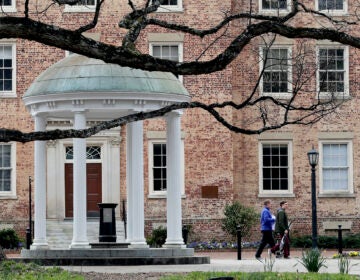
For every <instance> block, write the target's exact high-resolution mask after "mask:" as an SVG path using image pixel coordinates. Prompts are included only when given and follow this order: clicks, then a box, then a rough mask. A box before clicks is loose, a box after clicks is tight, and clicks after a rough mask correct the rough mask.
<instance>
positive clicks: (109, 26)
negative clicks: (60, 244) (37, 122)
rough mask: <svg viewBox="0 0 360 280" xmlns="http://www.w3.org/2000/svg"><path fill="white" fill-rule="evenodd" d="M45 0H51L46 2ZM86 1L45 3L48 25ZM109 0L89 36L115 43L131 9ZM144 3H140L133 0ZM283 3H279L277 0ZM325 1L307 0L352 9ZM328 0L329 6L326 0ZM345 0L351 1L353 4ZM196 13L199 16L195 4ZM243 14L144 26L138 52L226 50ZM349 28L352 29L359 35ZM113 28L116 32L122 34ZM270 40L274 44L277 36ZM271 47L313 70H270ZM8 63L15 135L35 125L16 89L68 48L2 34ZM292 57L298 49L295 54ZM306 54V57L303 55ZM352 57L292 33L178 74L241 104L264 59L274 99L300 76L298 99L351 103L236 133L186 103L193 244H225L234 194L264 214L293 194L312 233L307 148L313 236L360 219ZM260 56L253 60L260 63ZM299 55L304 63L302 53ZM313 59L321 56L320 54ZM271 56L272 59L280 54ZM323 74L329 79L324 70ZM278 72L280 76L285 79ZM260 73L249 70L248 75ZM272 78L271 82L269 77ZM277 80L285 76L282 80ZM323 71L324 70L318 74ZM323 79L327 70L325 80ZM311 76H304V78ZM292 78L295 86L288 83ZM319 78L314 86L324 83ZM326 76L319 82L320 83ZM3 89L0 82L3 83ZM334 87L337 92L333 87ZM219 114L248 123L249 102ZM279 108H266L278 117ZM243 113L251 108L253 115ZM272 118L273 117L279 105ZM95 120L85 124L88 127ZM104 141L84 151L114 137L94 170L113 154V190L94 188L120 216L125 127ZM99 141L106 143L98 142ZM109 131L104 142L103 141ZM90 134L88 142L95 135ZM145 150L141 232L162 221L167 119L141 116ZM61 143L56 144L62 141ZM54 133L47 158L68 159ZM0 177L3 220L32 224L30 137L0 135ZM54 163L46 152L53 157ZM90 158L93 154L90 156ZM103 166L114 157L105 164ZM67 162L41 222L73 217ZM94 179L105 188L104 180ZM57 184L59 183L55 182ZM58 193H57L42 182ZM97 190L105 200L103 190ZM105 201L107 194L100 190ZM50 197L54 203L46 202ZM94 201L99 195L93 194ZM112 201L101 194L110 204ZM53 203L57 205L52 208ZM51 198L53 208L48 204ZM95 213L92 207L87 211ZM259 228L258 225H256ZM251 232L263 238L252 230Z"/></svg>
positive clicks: (56, 172) (188, 217)
mask: <svg viewBox="0 0 360 280" xmlns="http://www.w3.org/2000/svg"><path fill="white" fill-rule="evenodd" d="M44 2H46V1H44ZM86 2H87V5H86V6H72V7H70V6H66V7H58V6H52V7H50V8H49V9H48V10H47V11H46V15H47V17H44V19H43V20H44V21H48V22H55V23H56V24H60V25H61V26H64V27H67V28H76V27H79V26H81V25H84V24H85V23H87V22H88V21H89V20H90V19H91V17H92V14H93V12H94V1H86ZM115 2H116V1H106V2H105V3H104V5H103V9H102V12H101V16H100V18H99V22H98V25H97V26H96V27H95V28H94V29H93V30H91V31H90V32H89V33H87V34H86V36H89V37H91V38H94V39H98V40H100V41H102V42H106V43H110V44H114V45H117V44H119V42H120V41H121V35H122V34H123V33H121V32H123V31H121V30H120V33H121V34H120V35H119V29H118V28H116V27H114V26H117V23H118V21H119V19H120V18H122V17H123V15H125V14H126V13H128V12H129V11H130V9H129V7H128V6H127V4H126V1H118V2H119V3H115ZM135 2H136V4H140V2H142V1H135ZM165 2H166V3H167V5H163V6H161V8H160V10H159V11H158V12H157V13H156V14H155V15H153V16H154V17H157V18H160V19H163V20H169V21H175V22H177V23H184V24H186V25H190V26H193V27H195V28H201V29H205V28H208V27H211V26H214V25H215V24H216V23H218V22H219V21H221V20H222V18H223V12H224V11H231V12H232V13H236V12H243V11H248V10H250V7H249V5H250V4H249V3H250V1H231V0H228V1H215V0H214V1H213V0H211V1H207V2H206V5H204V3H201V2H197V1H192V0H189V1H187V0H178V1H165ZM273 3H274V2H273V1H265V0H259V1H253V3H252V5H253V7H252V10H253V11H258V12H259V13H263V14H267V15H271V14H276V13H277V11H278V8H277V7H273V6H272V5H273ZM279 3H280V6H279V11H280V12H286V11H288V10H289V5H290V1H289V0H287V1H279ZM283 3H284V4H283ZM329 3H330V2H328V1H322V0H317V1H307V4H308V5H309V7H311V8H313V9H315V10H319V9H320V10H322V11H325V12H328V13H329V14H330V15H335V16H338V17H349V18H350V19H351V16H349V14H352V13H351V12H352V11H353V10H354V9H355V7H351V5H350V3H349V2H348V1H345V0H344V1H339V4H338V5H337V6H336V7H332V6H327V5H331V4H329ZM331 3H332V2H331ZM38 5H40V6H39V7H34V6H30V8H31V9H30V10H31V11H35V8H37V10H42V8H45V7H46V5H47V3H41V4H38ZM348 5H349V6H348ZM3 8H4V11H5V12H7V13H10V14H11V15H19V16H21V15H22V14H23V10H24V4H23V3H20V1H16V0H12V1H7V4H5V6H4V7H3ZM199 11H201V13H200V12H199ZM294 24H297V25H301V24H305V25H306V26H310V25H314V26H317V27H318V26H321V25H327V24H329V23H328V22H325V20H324V19H322V18H320V17H319V16H316V15H303V16H302V17H301V18H300V17H297V18H295V19H294ZM245 26H246V25H245V23H244V22H241V21H239V22H236V21H235V22H233V23H232V24H231V25H230V27H229V30H228V33H227V36H222V37H220V38H217V36H213V37H212V36H210V37H209V38H207V37H206V38H204V39H199V38H194V37H192V36H190V35H188V34H183V33H177V32H169V31H168V30H165V29H163V28H160V27H155V26H151V27H148V28H147V29H146V32H143V33H141V35H140V38H139V40H138V42H137V48H138V49H139V50H141V51H143V52H149V54H151V55H153V56H157V57H162V58H169V59H173V60H179V61H188V60H194V59H196V58H199V59H208V58H209V57H211V56H214V55H216V54H217V53H219V52H220V51H222V50H223V49H224V47H225V46H226V45H227V44H228V43H229V42H230V41H231V40H232V38H233V37H232V36H231V35H234V34H236V32H237V31H238V30H239V29H241V28H244V27H245ZM351 28H352V27H349V30H350V32H352V33H354V34H356V30H355V27H353V29H354V30H352V29H351ZM119 36H120V37H119ZM215 39H216V43H215V44H213V45H212V46H211V48H209V50H208V51H207V52H206V53H205V54H202V52H203V49H204V48H205V47H206V46H208V45H209V44H211V43H212V42H213V41H214V40H215ZM273 39H274V40H273ZM271 41H273V42H272V43H271V47H270V53H271V55H272V56H274V61H279V60H280V61H283V60H284V58H285V60H286V61H292V60H293V59H294V60H295V58H303V59H304V61H305V63H306V64H305V65H307V67H306V68H307V69H308V72H306V73H305V72H304V73H302V74H303V75H304V76H301V77H300V76H297V74H298V71H296V70H297V69H298V68H295V63H293V62H291V63H290V62H289V63H285V64H284V63H280V64H281V67H280V70H279V68H277V67H268V65H267V64H266V63H265V62H264V60H262V59H261V58H262V57H264V52H265V49H266V48H265V46H266V45H267V44H270V42H271ZM0 48H1V52H0V55H2V61H3V63H4V64H3V65H4V66H3V68H2V73H3V80H2V90H1V88H0V90H1V92H0V94H1V98H2V102H1V103H0V106H1V112H2V114H3V117H2V118H1V120H0V125H1V126H2V127H6V128H16V129H19V130H22V131H33V130H34V122H33V120H32V118H31V116H30V114H29V112H28V110H27V109H26V107H25V105H24V102H23V96H24V94H25V93H26V91H27V90H28V89H29V88H30V86H31V84H33V82H34V81H35V79H36V78H37V77H38V76H39V75H40V74H41V73H43V72H44V71H45V70H46V69H47V68H48V67H50V66H51V65H53V64H55V63H56V62H58V61H59V60H61V59H63V58H65V57H66V56H68V55H69V54H68V53H67V52H65V51H64V50H60V49H55V48H52V47H48V46H44V45H42V44H38V43H35V42H30V41H26V40H20V39H17V40H16V39H8V40H2V41H1V44H0ZM295 54H296V55H295ZM305 54H306V55H305ZM319 57H320V59H321V61H325V62H327V63H326V65H330V64H331V62H332V61H333V60H335V61H336V66H334V67H333V68H331V67H327V68H326V69H325V68H324V69H323V68H321V67H322V66H321V65H320V68H319V67H317V66H316V65H317V64H316V63H314V62H315V61H318V58H319ZM357 57H359V56H358V50H355V49H352V48H349V47H347V46H342V45H339V44H335V43H331V42H319V41H312V40H298V39H297V40H291V39H287V38H280V37H276V38H272V37H271V36H268V37H264V38H257V39H254V40H252V41H251V43H250V44H249V45H248V46H247V47H246V48H245V50H244V52H243V53H242V54H241V55H240V56H239V57H238V58H237V59H236V60H235V61H234V62H233V63H232V64H231V65H229V67H227V69H226V70H223V71H221V72H216V73H212V74H209V75H199V76H184V77H178V78H179V79H180V81H182V83H183V85H184V87H185V88H186V89H187V91H188V92H189V94H190V97H191V99H192V100H193V101H201V102H204V103H214V102H219V103H220V102H223V101H228V100H233V101H235V102H240V101H242V100H243V99H244V98H245V97H246V96H247V94H248V93H249V92H250V91H251V90H252V89H253V88H254V86H255V84H256V82H257V77H258V74H259V72H260V70H261V69H263V66H264V65H265V66H266V67H265V68H266V69H265V72H266V73H267V74H268V76H266V75H264V78H263V79H262V80H261V81H260V86H259V89H258V91H257V94H260V95H271V96H273V97H275V98H280V99H286V98H291V94H290V95H289V92H290V93H291V92H292V87H293V86H294V85H299V84H302V88H301V92H304V94H302V95H300V97H301V98H303V99H304V100H306V99H307V98H310V99H311V98H316V97H317V92H318V89H320V97H321V98H326V94H327V93H333V92H334V91H335V92H336V94H339V100H340V99H341V100H342V99H344V97H345V99H346V100H347V102H345V104H344V105H343V106H341V107H339V108H338V109H337V110H336V113H335V114H333V115H329V116H327V117H326V118H324V119H323V120H322V121H320V122H319V123H317V124H314V125H312V126H287V127H284V128H281V129H279V130H276V131H271V132H266V133H263V134H261V135H259V136H246V135H243V134H235V133H232V132H230V131H229V130H227V129H226V128H225V127H224V126H222V125H221V124H219V123H218V122H217V121H216V120H215V119H214V118H213V117H212V116H210V115H209V114H208V113H207V112H205V111H203V110H201V109H192V110H186V111H184V113H183V116H182V121H181V139H182V143H183V157H182V164H183V180H180V181H183V187H182V199H181V203H182V223H183V224H189V225H192V235H191V239H193V240H212V239H216V240H228V239H230V237H229V236H227V234H226V233H225V232H224V231H223V230H222V228H221V219H222V218H223V210H224V207H225V205H226V204H229V203H231V202H233V201H234V200H238V201H240V202H241V203H243V204H245V205H248V206H253V207H255V208H256V209H257V210H258V211H260V209H261V206H262V201H263V200H264V199H267V198H270V199H272V200H273V203H274V204H278V203H279V202H280V201H281V200H284V199H286V200H287V201H289V204H290V207H289V210H288V212H289V217H290V219H291V220H293V221H294V224H293V231H294V232H297V233H299V234H309V233H310V231H311V228H310V224H311V223H310V221H311V204H310V201H311V199H310V197H311V189H310V166H309V164H308V160H307V152H308V151H309V150H310V149H311V147H312V146H313V145H314V146H315V147H316V148H317V149H318V150H319V152H320V162H319V166H318V168H317V171H318V173H317V174H318V181H317V186H318V195H317V198H318V226H319V232H320V234H324V233H325V234H328V233H329V234H330V233H332V232H333V231H334V230H335V229H336V228H337V225H338V224H340V223H341V224H342V225H343V228H344V229H345V230H347V231H349V232H352V233H354V232H358V229H359V226H360V225H359V222H358V220H357V215H358V211H359V209H358V203H357V202H358V199H359V197H358V196H357V192H358V191H357V186H358V184H359V182H358V181H359V180H358V177H359V176H358V174H357V169H358V168H357V164H359V161H358V160H357V159H358V158H359V155H358V149H357V143H358V141H357V139H358V137H359V132H360V130H359V129H358V125H357V121H358V119H357V118H358V117H357V114H356V112H357V110H356V108H357V107H358V106H357V102H358V101H357V100H358V98H357V95H358V84H357V80H358V78H357V75H358V71H359V70H358V68H357V64H356V63H357ZM259 58H260V59H259ZM298 60H299V59H298ZM319 61H320V60H319ZM276 63H278V62H276ZM324 73H325V74H327V75H326V77H325V76H324V75H323V74H324ZM284 75H285V77H284ZM254 77H255V78H254ZM269 77H270V78H269ZM279 77H281V78H279ZM320 77H321V78H320ZM324 77H325V78H324ZM305 80H306V83H301V82H303V81H305ZM295 81H296V83H295ZM320 84H321V85H320ZM325 84H326V85H325ZM0 86H1V85H0ZM334 87H335V90H333V89H334ZM221 112H222V113H223V116H224V117H225V118H226V119H227V120H229V121H231V122H233V123H235V124H239V125H241V126H244V125H245V126H246V125H247V123H250V117H251V116H252V115H251V114H252V112H251V111H248V110H243V111H239V112H237V111H233V110H231V109H223V110H222V111H221ZM274 112H275V111H273V113H274ZM249 114H250V115H249ZM275 115H276V113H275ZM70 123H71V120H66V119H64V120H60V119H52V120H48V121H47V124H46V128H47V129H53V128H68V127H69V124H70ZM89 124H90V123H88V125H89ZM104 135H105V136H104V137H105V138H106V137H108V138H106V139H107V140H104V141H103V142H101V141H96V137H93V138H89V139H87V143H88V149H89V150H91V151H92V152H94V153H101V152H102V151H103V149H104V146H103V145H104V143H105V142H106V141H110V140H111V139H112V140H113V139H115V142H114V143H116V144H117V145H119V146H118V147H119V150H118V153H115V154H112V153H109V154H108V155H107V157H108V158H101V159H100V160H99V161H98V163H100V164H101V170H102V171H103V173H102V174H103V175H100V176H103V177H104V176H105V172H104V169H103V168H104V166H105V162H107V161H109V160H113V158H112V157H113V156H114V155H115V156H118V158H117V159H116V160H118V162H119V169H118V170H115V171H114V170H111V168H108V169H107V170H106V171H107V172H113V173H114V174H116V173H117V172H118V173H119V176H118V177H117V179H116V180H115V182H116V184H117V186H113V188H114V190H115V192H114V193H112V194H110V193H107V194H106V196H105V194H104V192H103V189H102V188H104V186H103V187H100V189H99V192H100V194H102V198H103V200H104V199H105V200H106V199H109V198H110V197H111V196H112V195H114V194H115V195H116V201H118V202H119V204H120V205H119V206H118V208H117V212H116V214H117V217H118V219H120V216H121V207H120V206H121V203H122V201H124V200H126V199H127V191H128V190H127V188H126V185H127V180H126V179H127V178H126V177H127V176H126V154H127V146H126V141H125V139H126V129H119V130H114V131H111V132H108V134H106V133H105V134H104ZM105 138H104V139H105ZM110 138H111V139H110ZM94 139H95V140H94ZM143 139H144V143H143V157H144V168H143V174H144V197H145V200H144V210H145V232H146V233H149V232H150V231H151V229H152V228H155V227H157V226H159V225H166V185H165V184H164V182H165V181H166V180H165V179H166V178H165V176H166V175H165V173H163V172H156V171H154V170H155V169H160V170H165V169H166V166H165V163H164V162H161V163H159V165H156V163H155V165H154V160H156V157H164V153H163V150H162V148H163V147H164V145H166V124H165V121H164V120H162V119H154V120H147V121H144V133H143ZM60 142H61V141H60ZM60 142H59V141H49V142H48V143H47V157H49V154H50V153H60V152H63V153H64V154H60V155H59V154H57V156H58V157H59V158H61V157H63V158H64V159H65V160H64V161H63V162H62V163H61V164H62V165H65V164H67V163H68V162H66V153H67V152H69V153H71V144H70V142H69V141H68V142H66V141H65V142H61V145H62V146H61V147H62V148H61V149H55V150H52V149H53V148H54V147H57V146H56V145H59V143H60ZM1 157H2V158H3V163H2V179H1V191H0V196H1V199H0V205H1V208H2V209H3V210H2V211H1V214H0V220H1V224H2V227H8V226H12V227H15V228H16V229H17V230H18V231H19V232H24V230H25V228H26V227H27V223H28V221H27V220H28V186H29V176H32V177H33V176H34V144H33V143H28V144H20V143H3V144H2V145H1ZM48 159H49V158H48ZM89 160H90V159H89ZM108 165H109V164H108ZM53 176H58V177H56V178H65V177H66V171H65V167H64V166H62V167H61V168H59V169H57V168H55V169H54V168H53V167H52V168H49V165H48V169H47V181H46V182H47V183H46V184H47V186H46V188H47V190H48V191H47V203H48V205H47V212H46V218H47V219H48V221H51V220H56V221H63V220H64V219H65V220H66V219H70V218H71V211H68V210H69V209H67V208H66V207H67V206H66V203H65V201H66V199H67V198H66V197H67V194H66V186H65V184H66V182H65V181H66V180H65V179H63V180H62V181H56V179H54V178H55V177H53ZM103 177H102V178H101V180H100V181H101V182H102V184H104V178H103ZM53 184H60V185H59V186H58V187H56V188H54V187H53ZM54 189H55V190H59V194H58V197H57V198H56V199H55V200H52V199H54V196H55V194H54V193H53V192H52V191H49V190H54ZM100 197H101V196H100ZM106 197H107V198H106ZM54 201H55V204H52V205H49V204H50V203H53V202H54ZM99 202H101V201H99ZM105 202H107V201H105ZM54 205H56V206H54ZM50 206H51V207H50ZM94 215H95V216H96V215H97V214H96V213H95V214H94ZM254 230H255V229H254ZM253 238H254V239H257V238H258V236H257V235H254V236H253Z"/></svg>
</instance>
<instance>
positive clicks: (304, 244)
mask: <svg viewBox="0 0 360 280" xmlns="http://www.w3.org/2000/svg"><path fill="white" fill-rule="evenodd" d="M311 244H312V240H311V236H310V235H304V236H297V237H291V246H292V247H296V248H311ZM318 247H319V248H328V249H330V248H332V249H335V248H338V237H337V236H319V237H318ZM343 248H349V249H350V248H360V234H352V235H347V236H344V237H343Z"/></svg>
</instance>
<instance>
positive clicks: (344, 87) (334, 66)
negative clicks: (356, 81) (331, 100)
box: [317, 46, 349, 97]
mask: <svg viewBox="0 0 360 280" xmlns="http://www.w3.org/2000/svg"><path fill="white" fill-rule="evenodd" d="M347 53H348V49H347V47H333V46H329V47H319V48H318V73H317V82H318V90H319V92H320V96H321V95H323V96H332V95H335V96H338V97H343V96H348V94H349V93H348V54H347Z"/></svg>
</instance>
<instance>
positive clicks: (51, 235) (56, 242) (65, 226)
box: [46, 220, 125, 249]
mask: <svg viewBox="0 0 360 280" xmlns="http://www.w3.org/2000/svg"><path fill="white" fill-rule="evenodd" d="M99 224H100V223H99V220H91V221H88V222H87V238H88V240H89V243H94V242H98V241H99ZM46 231H47V232H46V234H47V240H48V244H49V246H50V248H56V249H61V248H63V249H67V248H69V245H70V244H71V241H72V237H73V223H72V221H71V220H66V221H54V220H47V222H46ZM116 236H117V242H125V229H124V223H123V222H122V221H120V220H117V221H116Z"/></svg>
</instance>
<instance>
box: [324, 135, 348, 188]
mask: <svg viewBox="0 0 360 280" xmlns="http://www.w3.org/2000/svg"><path fill="white" fill-rule="evenodd" d="M319 166H320V185H321V187H320V189H321V192H322V193H331V192H345V193H352V178H351V174H352V143H351V141H337V142H328V141H327V142H320V161H319Z"/></svg>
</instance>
